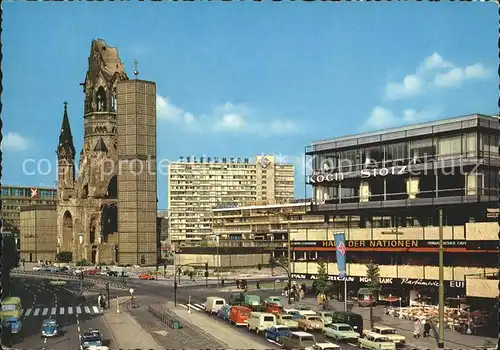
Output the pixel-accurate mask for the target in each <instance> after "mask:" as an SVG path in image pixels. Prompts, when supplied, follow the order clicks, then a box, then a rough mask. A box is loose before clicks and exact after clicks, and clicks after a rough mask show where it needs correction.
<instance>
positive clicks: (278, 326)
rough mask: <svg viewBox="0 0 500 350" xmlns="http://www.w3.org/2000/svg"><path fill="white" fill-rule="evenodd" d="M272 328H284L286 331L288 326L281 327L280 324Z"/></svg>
mask: <svg viewBox="0 0 500 350" xmlns="http://www.w3.org/2000/svg"><path fill="white" fill-rule="evenodd" d="M274 328H286V329H289V328H288V326H285V325H281V324H276V325H274Z"/></svg>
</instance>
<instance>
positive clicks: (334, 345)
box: [316, 341, 340, 348]
mask: <svg viewBox="0 0 500 350" xmlns="http://www.w3.org/2000/svg"><path fill="white" fill-rule="evenodd" d="M316 345H317V346H319V347H320V348H323V347H329V348H340V346H338V345H337V344H333V343H330V342H328V341H325V342H320V343H316Z"/></svg>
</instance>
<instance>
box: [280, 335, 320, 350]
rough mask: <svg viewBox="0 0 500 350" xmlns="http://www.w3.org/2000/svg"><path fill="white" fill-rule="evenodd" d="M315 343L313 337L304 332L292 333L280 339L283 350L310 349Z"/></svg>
mask: <svg viewBox="0 0 500 350" xmlns="http://www.w3.org/2000/svg"><path fill="white" fill-rule="evenodd" d="M316 343H317V342H316V338H315V337H314V335H312V334H311V333H306V332H292V334H290V335H289V336H288V337H283V338H281V344H282V346H283V348H284V349H301V350H302V349H312V347H313V346H314V345H316Z"/></svg>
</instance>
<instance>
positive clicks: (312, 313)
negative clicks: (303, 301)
mask: <svg viewBox="0 0 500 350" xmlns="http://www.w3.org/2000/svg"><path fill="white" fill-rule="evenodd" d="M299 314H300V315H301V316H306V315H307V316H317V313H316V311H313V310H311V309H299Z"/></svg>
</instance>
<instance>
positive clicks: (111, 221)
mask: <svg viewBox="0 0 500 350" xmlns="http://www.w3.org/2000/svg"><path fill="white" fill-rule="evenodd" d="M122 80H128V77H127V75H126V73H125V71H124V66H123V64H122V62H121V61H120V58H119V56H118V51H117V49H116V48H113V47H109V46H107V45H106V43H105V42H104V40H101V39H97V40H93V41H92V45H91V50H90V57H89V68H88V71H87V74H86V77H85V82H84V83H82V84H80V85H82V86H83V92H84V96H85V97H84V115H83V124H84V141H83V147H82V150H81V152H80V157H79V166H78V174H75V148H74V146H73V137H72V134H71V128H70V123H69V118H68V113H67V107H66V104H65V108H64V115H63V122H62V128H61V134H60V138H59V145H58V148H57V156H58V171H59V174H58V196H59V203H58V208H57V216H58V233H57V237H58V239H57V241H58V251H72V252H73V261H75V262H76V261H81V260H86V261H88V262H92V263H99V262H103V263H112V262H116V261H117V260H118V257H117V252H118V248H117V245H118V237H117V236H118V235H117V231H118V228H117V226H118V225H117V170H118V165H117V163H118V155H117V135H116V134H117V103H116V86H117V83H118V82H119V81H122ZM75 176H76V178H75Z"/></svg>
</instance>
